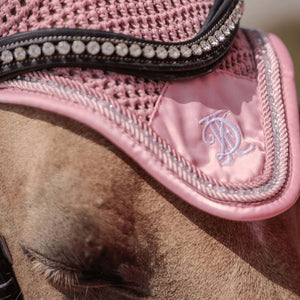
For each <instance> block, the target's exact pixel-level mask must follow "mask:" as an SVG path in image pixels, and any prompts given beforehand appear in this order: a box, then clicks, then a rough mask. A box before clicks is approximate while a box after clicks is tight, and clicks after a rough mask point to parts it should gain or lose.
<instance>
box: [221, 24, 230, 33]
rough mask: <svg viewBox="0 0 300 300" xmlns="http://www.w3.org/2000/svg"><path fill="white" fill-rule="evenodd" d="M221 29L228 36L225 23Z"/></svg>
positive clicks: (228, 31)
mask: <svg viewBox="0 0 300 300" xmlns="http://www.w3.org/2000/svg"><path fill="white" fill-rule="evenodd" d="M221 31H222V32H223V33H224V35H225V36H230V30H229V29H228V27H227V26H226V25H223V26H222V27H221Z"/></svg>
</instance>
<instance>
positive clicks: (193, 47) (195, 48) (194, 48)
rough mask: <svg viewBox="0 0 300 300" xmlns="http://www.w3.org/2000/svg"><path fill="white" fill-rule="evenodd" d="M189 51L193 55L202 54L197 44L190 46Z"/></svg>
mask: <svg viewBox="0 0 300 300" xmlns="http://www.w3.org/2000/svg"><path fill="white" fill-rule="evenodd" d="M191 49H192V51H193V54H194V55H197V56H200V55H201V54H202V53H203V50H202V48H201V46H200V45H198V44H194V45H192V47H191Z"/></svg>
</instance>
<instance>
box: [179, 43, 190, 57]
mask: <svg viewBox="0 0 300 300" xmlns="http://www.w3.org/2000/svg"><path fill="white" fill-rule="evenodd" d="M180 52H181V55H182V56H183V57H186V58H188V57H191V55H192V50H191V48H189V47H188V46H181V47H180Z"/></svg>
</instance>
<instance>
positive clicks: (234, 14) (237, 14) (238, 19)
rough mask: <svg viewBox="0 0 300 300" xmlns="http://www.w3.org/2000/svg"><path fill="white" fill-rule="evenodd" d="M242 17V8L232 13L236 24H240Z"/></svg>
mask: <svg viewBox="0 0 300 300" xmlns="http://www.w3.org/2000/svg"><path fill="white" fill-rule="evenodd" d="M241 17H242V14H241V11H240V9H236V10H235V11H234V13H233V14H232V21H233V22H234V23H235V24H238V23H239V21H240V18H241Z"/></svg>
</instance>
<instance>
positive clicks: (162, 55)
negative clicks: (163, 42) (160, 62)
mask: <svg viewBox="0 0 300 300" xmlns="http://www.w3.org/2000/svg"><path fill="white" fill-rule="evenodd" d="M156 56H157V57H158V58H159V59H166V58H167V57H168V51H167V49H166V48H165V47H162V46H159V47H157V49H156Z"/></svg>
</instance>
